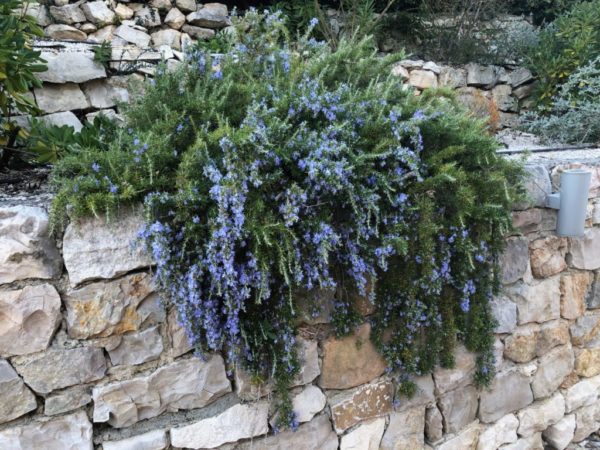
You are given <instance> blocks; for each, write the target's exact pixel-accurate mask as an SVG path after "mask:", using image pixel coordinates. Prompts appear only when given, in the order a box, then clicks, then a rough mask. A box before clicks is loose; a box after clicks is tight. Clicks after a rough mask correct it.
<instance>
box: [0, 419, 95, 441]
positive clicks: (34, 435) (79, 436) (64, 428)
mask: <svg viewBox="0 0 600 450" xmlns="http://www.w3.org/2000/svg"><path fill="white" fill-rule="evenodd" d="M0 448H2V449H7V450H8V449H10V450H33V449H43V450H66V449H68V450H93V448H94V445H93V443H92V424H91V423H90V421H89V420H88V418H87V415H86V413H85V412H84V411H79V412H77V413H75V414H71V415H68V416H61V417H57V418H53V419H50V420H45V421H41V420H40V421H36V422H31V423H29V424H27V425H21V426H16V427H13V428H6V429H4V430H2V431H0Z"/></svg>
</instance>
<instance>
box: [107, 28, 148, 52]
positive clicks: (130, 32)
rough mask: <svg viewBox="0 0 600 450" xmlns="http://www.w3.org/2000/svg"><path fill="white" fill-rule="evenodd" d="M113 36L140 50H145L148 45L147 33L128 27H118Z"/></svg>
mask: <svg viewBox="0 0 600 450" xmlns="http://www.w3.org/2000/svg"><path fill="white" fill-rule="evenodd" d="M114 35H115V36H117V37H119V38H121V39H123V40H124V41H127V42H130V43H132V44H134V45H136V46H138V47H140V48H146V47H148V45H149V44H150V35H149V34H148V33H144V32H143V31H141V30H136V29H135V28H133V27H130V26H128V25H121V26H120V27H118V28H117V29H116V30H115V31H114Z"/></svg>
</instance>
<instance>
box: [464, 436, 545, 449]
mask: <svg viewBox="0 0 600 450" xmlns="http://www.w3.org/2000/svg"><path fill="white" fill-rule="evenodd" d="M457 450H458V449H457ZM499 450H544V442H543V441H542V434H541V433H537V434H534V435H533V436H529V437H527V438H522V439H519V440H518V441H517V442H515V443H514V444H507V445H503V446H502V447H500V449H499Z"/></svg>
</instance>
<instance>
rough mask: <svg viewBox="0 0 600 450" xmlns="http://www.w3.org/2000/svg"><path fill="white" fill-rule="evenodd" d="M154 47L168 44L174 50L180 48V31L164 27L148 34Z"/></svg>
mask: <svg viewBox="0 0 600 450" xmlns="http://www.w3.org/2000/svg"><path fill="white" fill-rule="evenodd" d="M150 37H151V38H152V44H153V45H154V47H160V46H161V45H168V46H169V47H171V48H172V49H174V50H181V44H180V41H181V33H180V32H179V31H177V30H172V29H170V28H169V29H166V30H159V31H156V32H154V33H152V34H151V35H150Z"/></svg>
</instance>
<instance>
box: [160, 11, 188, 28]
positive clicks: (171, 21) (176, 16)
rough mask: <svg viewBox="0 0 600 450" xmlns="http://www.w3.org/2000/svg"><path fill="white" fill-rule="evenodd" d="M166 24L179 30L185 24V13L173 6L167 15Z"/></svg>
mask: <svg viewBox="0 0 600 450" xmlns="http://www.w3.org/2000/svg"><path fill="white" fill-rule="evenodd" d="M165 24H167V25H169V26H170V27H171V28H173V29H174V30H179V29H180V28H181V27H182V26H184V25H185V15H184V14H183V13H182V12H181V11H179V10H178V9H177V8H173V9H171V10H170V11H169V13H168V14H167V16H166V17H165Z"/></svg>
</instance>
